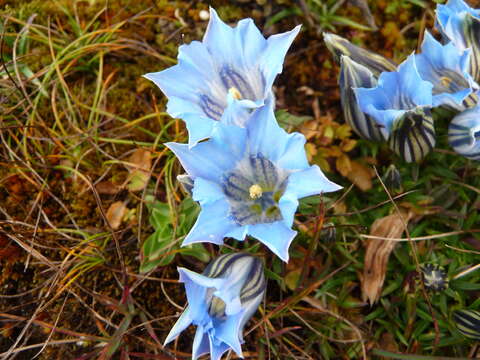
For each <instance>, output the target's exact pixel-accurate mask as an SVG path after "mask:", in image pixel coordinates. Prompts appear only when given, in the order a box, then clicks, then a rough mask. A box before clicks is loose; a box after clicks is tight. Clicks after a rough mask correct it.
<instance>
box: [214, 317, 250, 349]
mask: <svg viewBox="0 0 480 360" xmlns="http://www.w3.org/2000/svg"><path fill="white" fill-rule="evenodd" d="M243 313H244V312H243V311H241V312H239V313H237V314H235V315H231V316H227V318H226V319H225V320H224V321H221V322H219V323H218V324H214V326H215V337H216V338H218V339H219V340H221V341H222V342H224V343H226V344H227V345H228V346H230V347H231V348H232V349H233V351H235V353H236V354H237V355H238V356H240V357H243V355H242V346H241V343H240V338H241V335H240V332H241V330H242V329H241V328H240V325H241V320H242V317H243Z"/></svg>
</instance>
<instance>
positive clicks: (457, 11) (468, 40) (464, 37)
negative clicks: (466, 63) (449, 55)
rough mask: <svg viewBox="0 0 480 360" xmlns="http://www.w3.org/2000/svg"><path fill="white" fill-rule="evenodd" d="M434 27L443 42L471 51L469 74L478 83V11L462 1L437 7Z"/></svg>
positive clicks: (479, 37) (479, 25) (479, 30)
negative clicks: (449, 42)
mask: <svg viewBox="0 0 480 360" xmlns="http://www.w3.org/2000/svg"><path fill="white" fill-rule="evenodd" d="M436 14H437V17H436V22H435V26H436V28H437V29H438V30H439V31H440V33H441V34H442V37H443V39H444V40H445V41H451V42H452V43H453V44H454V45H455V46H456V47H457V48H458V49H460V50H465V49H467V48H471V49H472V58H471V61H470V74H471V75H472V76H473V78H474V79H475V81H480V66H479V65H480V9H472V8H471V7H470V6H468V5H467V4H466V3H465V2H464V1H463V0H449V1H448V2H447V4H446V5H438V6H437V10H436Z"/></svg>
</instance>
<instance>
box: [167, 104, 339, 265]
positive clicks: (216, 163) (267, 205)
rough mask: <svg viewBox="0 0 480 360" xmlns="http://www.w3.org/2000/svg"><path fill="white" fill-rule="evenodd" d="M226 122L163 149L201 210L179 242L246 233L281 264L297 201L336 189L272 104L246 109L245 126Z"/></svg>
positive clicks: (216, 241) (292, 233) (291, 235)
mask: <svg viewBox="0 0 480 360" xmlns="http://www.w3.org/2000/svg"><path fill="white" fill-rule="evenodd" d="M227 115H228V116H231V117H234V116H235V114H234V113H228V114H227ZM229 121H233V120H228V121H227V123H228V122H229ZM227 123H220V124H219V125H218V126H217V128H216V131H215V132H214V133H213V134H212V137H211V138H210V139H209V140H207V141H204V142H201V143H199V144H198V145H197V146H195V147H193V148H190V147H189V146H188V145H186V144H178V143H167V144H166V145H167V146H168V147H169V148H170V149H171V150H172V151H173V152H174V153H175V155H177V157H178V158H179V160H180V162H181V164H182V165H183V167H184V168H185V170H186V171H187V173H188V175H190V176H192V178H193V179H194V186H193V190H192V191H193V199H194V200H195V201H198V202H199V203H200V205H201V208H202V209H201V212H200V215H199V217H198V219H197V222H196V223H195V225H194V226H193V228H192V229H191V231H190V233H189V234H188V235H187V237H186V238H185V240H184V242H183V245H187V244H191V243H197V242H211V243H214V244H218V245H221V244H223V239H224V238H225V237H232V238H235V239H237V240H240V241H241V240H244V239H245V237H246V236H247V235H251V236H253V237H255V238H257V239H258V240H259V241H261V242H262V243H264V244H265V245H266V246H267V247H268V248H270V250H272V251H273V252H274V253H275V254H276V255H278V256H279V257H280V258H282V259H283V260H284V261H287V260H288V248H289V246H290V243H291V241H292V240H293V238H294V237H295V235H296V232H295V231H293V230H292V229H291V226H292V224H293V217H294V214H295V211H296V209H297V207H298V199H299V198H303V197H306V196H310V195H315V194H320V193H322V192H330V191H336V190H339V189H340V188H341V187H340V186H338V185H336V184H334V183H333V182H331V181H329V180H328V179H327V178H326V177H325V175H324V174H323V173H322V172H321V170H320V169H319V167H318V166H316V165H314V166H309V164H308V161H307V158H306V154H305V149H304V144H305V137H304V136H303V135H301V134H299V133H293V134H287V133H286V132H285V131H284V130H283V129H282V128H280V127H279V125H278V124H277V121H276V119H275V116H274V114H273V105H272V103H271V102H270V101H268V102H267V103H266V105H265V106H263V107H261V108H258V109H256V110H255V111H253V112H252V114H251V119H249V120H248V122H247V126H246V128H241V127H238V126H234V125H229V124H227Z"/></svg>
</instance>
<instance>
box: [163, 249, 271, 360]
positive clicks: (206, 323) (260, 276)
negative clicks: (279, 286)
mask: <svg viewBox="0 0 480 360" xmlns="http://www.w3.org/2000/svg"><path fill="white" fill-rule="evenodd" d="M178 272H179V273H180V282H183V283H184V284H185V290H186V292H187V299H188V306H187V308H186V309H185V311H184V312H183V314H182V315H181V316H180V318H179V319H178V321H177V322H176V324H175V325H174V326H173V328H172V330H171V331H170V333H169V334H168V336H167V338H166V340H165V344H167V343H169V342H171V341H172V340H174V339H175V338H176V337H177V336H178V335H179V334H180V333H181V332H182V331H183V330H185V329H186V328H187V327H188V326H190V324H193V325H196V326H197V330H196V333H195V338H194V340H193V350H192V359H193V360H195V359H197V358H198V357H199V356H201V355H203V354H206V353H210V358H211V359H212V360H219V359H220V358H221V357H222V354H223V353H224V352H226V351H227V350H229V349H233V350H234V351H235V352H236V353H237V355H238V356H240V357H242V348H241V344H242V343H243V335H242V333H243V328H244V326H245V324H246V323H247V321H248V320H249V319H250V318H251V317H252V315H253V313H254V312H255V311H256V310H257V308H258V305H259V304H260V302H261V301H262V298H263V296H264V294H265V289H266V285H267V284H266V281H265V275H264V272H263V264H262V262H261V261H260V259H258V258H256V257H253V256H250V255H248V254H244V253H231V254H225V255H221V256H219V257H217V258H216V259H214V260H213V261H212V262H211V263H210V264H209V265H208V266H207V268H206V269H205V271H204V272H203V273H202V274H197V273H195V272H193V271H190V270H187V269H185V268H179V269H178Z"/></svg>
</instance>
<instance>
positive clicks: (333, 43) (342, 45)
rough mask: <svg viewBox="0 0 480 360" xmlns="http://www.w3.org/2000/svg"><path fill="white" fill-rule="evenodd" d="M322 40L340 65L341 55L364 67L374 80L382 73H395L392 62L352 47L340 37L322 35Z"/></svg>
mask: <svg viewBox="0 0 480 360" xmlns="http://www.w3.org/2000/svg"><path fill="white" fill-rule="evenodd" d="M323 40H324V41H325V44H326V45H327V48H328V50H330V52H331V53H332V55H333V57H334V58H335V61H337V63H340V60H341V57H342V55H345V56H348V57H349V58H350V59H352V60H353V61H354V62H356V63H357V64H360V65H363V66H365V67H366V68H367V69H368V70H370V71H371V72H372V74H373V75H374V76H375V77H376V78H378V76H380V74H381V73H382V72H384V71H395V70H396V68H397V64H396V63H395V62H394V61H393V60H390V59H388V58H386V57H384V56H382V55H380V54H377V53H375V52H373V51H370V50H366V49H363V48H361V47H359V46H356V45H353V44H352V43H351V42H350V41H348V40H347V39H345V38H343V37H341V36H338V35H335V34H332V33H323Z"/></svg>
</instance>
